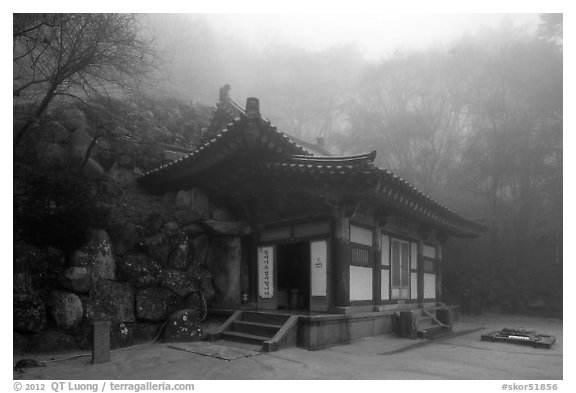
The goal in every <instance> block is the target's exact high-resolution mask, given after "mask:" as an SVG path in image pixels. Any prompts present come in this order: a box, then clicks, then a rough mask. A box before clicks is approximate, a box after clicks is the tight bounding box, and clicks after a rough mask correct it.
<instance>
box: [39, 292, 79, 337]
mask: <svg viewBox="0 0 576 393" xmlns="http://www.w3.org/2000/svg"><path fill="white" fill-rule="evenodd" d="M48 305H49V307H48V310H49V314H50V316H51V317H52V320H53V321H54V322H55V323H56V326H57V327H59V328H61V329H63V330H72V329H74V328H75V327H76V326H78V324H79V323H80V322H81V321H82V316H83V315H84V308H83V307H82V301H81V300H80V298H79V297H78V295H76V294H74V293H70V292H64V291H58V290H56V291H52V292H51V293H50V297H49V301H48Z"/></svg>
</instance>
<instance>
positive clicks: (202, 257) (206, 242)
mask: <svg viewBox="0 0 576 393" xmlns="http://www.w3.org/2000/svg"><path fill="white" fill-rule="evenodd" d="M192 247H193V249H194V256H193V261H194V264H196V265H200V266H206V258H207V257H208V252H209V250H210V239H208V236H206V235H203V236H198V237H195V238H194V239H193V240H192Z"/></svg>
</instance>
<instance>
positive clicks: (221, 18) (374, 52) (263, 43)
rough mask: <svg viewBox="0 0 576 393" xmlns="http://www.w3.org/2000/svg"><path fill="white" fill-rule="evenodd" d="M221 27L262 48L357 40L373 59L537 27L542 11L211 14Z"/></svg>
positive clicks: (322, 45) (321, 46)
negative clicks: (499, 30)
mask: <svg viewBox="0 0 576 393" xmlns="http://www.w3.org/2000/svg"><path fill="white" fill-rule="evenodd" d="M205 17H206V19H207V20H208V22H209V23H210V24H211V25H212V26H213V27H214V28H215V29H216V30H217V31H221V32H224V33H228V34H232V35H233V36H234V37H235V38H236V39H239V40H243V41H245V42H248V43H249V44H251V45H253V46H254V47H256V48H266V47H268V46H273V45H274V44H275V43H290V44H293V45H295V46H300V47H304V48H308V49H311V50H318V49H320V50H321V49H325V48H328V47H330V46H333V45H337V44H343V43H348V42H355V43H356V44H357V45H358V48H359V49H360V50H361V52H362V54H363V55H364V56H365V57H366V58H367V59H377V58H379V57H381V56H383V55H386V54H388V53H391V52H393V51H395V50H397V49H402V50H407V51H409V50H411V49H422V48H425V47H429V46H435V45H442V44H445V43H447V42H450V41H452V40H454V39H458V38H460V37H462V35H464V34H465V33H471V34H473V33H475V32H476V31H478V30H479V29H481V28H482V26H488V27H496V26H498V25H500V24H514V25H516V26H526V27H527V28H535V26H536V25H537V23H538V14H474V13H469V14H407V13H403V14H400V13H398V14H384V13H375V14H341V13H340V14H320V13H314V14H282V13H276V14H205Z"/></svg>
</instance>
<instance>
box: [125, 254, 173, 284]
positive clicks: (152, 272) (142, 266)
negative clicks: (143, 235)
mask: <svg viewBox="0 0 576 393" xmlns="http://www.w3.org/2000/svg"><path fill="white" fill-rule="evenodd" d="M161 269H162V268H161V266H160V264H159V263H158V262H156V261H154V260H153V259H152V258H150V257H149V256H148V255H145V254H142V253H133V254H128V255H126V256H125V257H124V258H122V259H120V260H119V262H118V275H119V277H120V278H122V279H124V280H126V281H128V282H129V283H130V284H131V285H132V286H134V287H136V288H146V287H151V286H155V285H156V283H157V281H158V276H159V274H160V271H161Z"/></svg>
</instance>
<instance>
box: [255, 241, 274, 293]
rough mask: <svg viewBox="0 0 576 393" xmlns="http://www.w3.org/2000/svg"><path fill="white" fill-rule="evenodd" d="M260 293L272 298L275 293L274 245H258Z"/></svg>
mask: <svg viewBox="0 0 576 393" xmlns="http://www.w3.org/2000/svg"><path fill="white" fill-rule="evenodd" d="M258 295H259V296H260V298H262V299H271V298H272V295H274V247H272V246H268V247H258Z"/></svg>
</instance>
